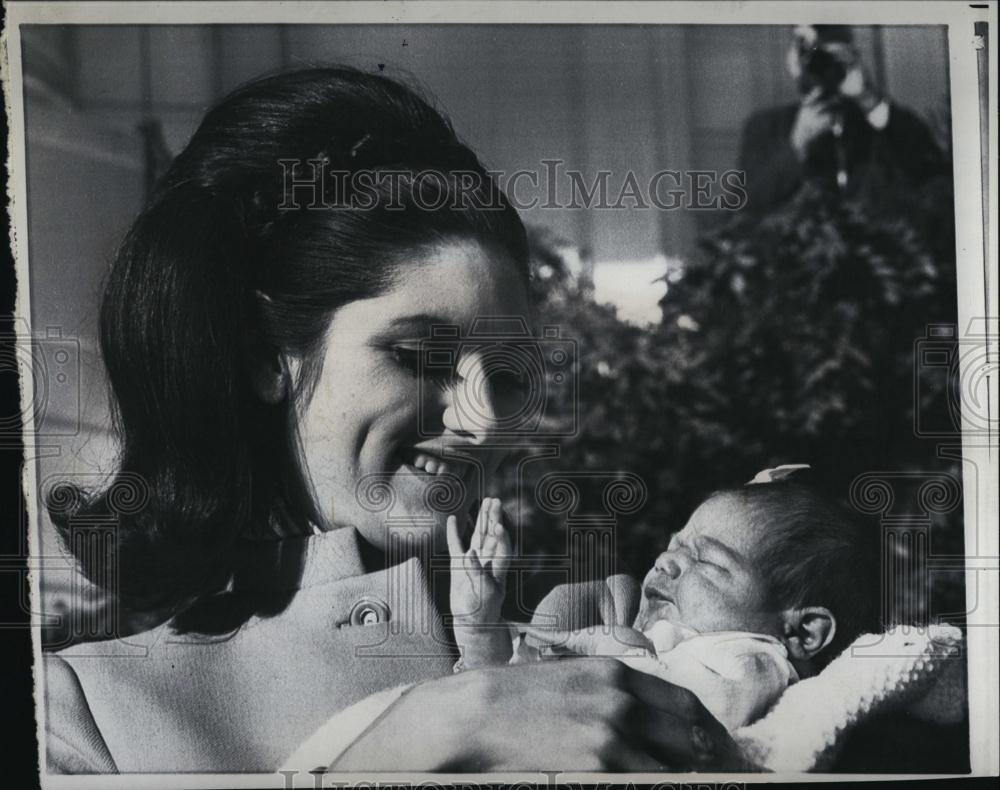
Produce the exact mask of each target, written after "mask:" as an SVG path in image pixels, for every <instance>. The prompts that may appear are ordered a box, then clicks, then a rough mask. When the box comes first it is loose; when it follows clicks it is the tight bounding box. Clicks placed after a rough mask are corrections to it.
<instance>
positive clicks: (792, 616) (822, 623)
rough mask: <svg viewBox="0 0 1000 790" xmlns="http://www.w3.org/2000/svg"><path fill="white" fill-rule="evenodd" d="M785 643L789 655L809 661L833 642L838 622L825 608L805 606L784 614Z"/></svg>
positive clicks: (789, 610)
mask: <svg viewBox="0 0 1000 790" xmlns="http://www.w3.org/2000/svg"><path fill="white" fill-rule="evenodd" d="M782 620H783V625H784V642H785V647H787V648H788V654H789V656H791V657H792V658H793V659H796V660H799V661H809V660H810V659H812V658H814V657H815V656H816V655H817V654H818V653H819V652H820V651H821V650H823V649H824V648H826V647H827V645H829V644H830V642H832V641H833V636H834V634H835V633H836V632H837V621H836V619H835V618H834V616H833V613H832V612H830V610H829V609H827V608H826V607H825V606H804V607H801V608H797V609H788V610H786V611H785V612H784V613H783V614H782Z"/></svg>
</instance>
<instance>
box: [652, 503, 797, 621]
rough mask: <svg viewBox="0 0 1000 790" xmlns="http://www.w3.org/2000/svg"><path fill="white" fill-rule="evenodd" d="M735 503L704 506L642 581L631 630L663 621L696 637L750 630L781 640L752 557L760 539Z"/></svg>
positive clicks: (740, 507)
mask: <svg viewBox="0 0 1000 790" xmlns="http://www.w3.org/2000/svg"><path fill="white" fill-rule="evenodd" d="M756 531H757V530H756V529H755V528H754V527H753V525H752V524H751V521H750V519H749V518H748V516H747V514H746V513H745V512H744V509H743V508H742V506H741V505H740V503H739V501H738V499H737V498H735V497H733V496H729V495H724V496H718V497H714V498H712V499H710V500H708V501H707V502H704V503H703V504H702V505H701V506H700V507H699V508H698V509H697V510H695V512H694V513H693V514H692V515H691V518H690V520H689V521H688V523H687V524H686V525H685V526H684V529H682V530H681V531H680V532H678V533H677V534H676V535H674V536H673V538H672V539H671V541H670V545H669V546H668V547H667V550H666V551H665V552H663V553H662V554H661V555H660V556H659V557H657V559H656V564H655V565H654V566H653V568H652V569H651V570H650V571H649V573H647V574H646V578H645V580H644V581H643V589H642V603H641V604H640V607H639V615H638V617H637V618H636V622H635V627H636V628H638V629H639V630H642V631H645V630H647V629H648V628H649V627H650V626H652V625H653V623H655V622H657V621H659V620H666V621H667V622H671V623H678V624H683V625H686V626H689V627H691V628H693V629H695V630H696V631H699V632H702V633H704V632H708V631H753V632H755V633H764V634H771V635H774V636H780V620H779V617H778V614H777V613H776V612H773V611H770V610H769V609H768V606H767V600H766V588H765V585H764V580H763V579H762V578H761V577H760V575H759V574H758V573H757V571H756V569H755V567H754V565H755V563H754V560H753V557H754V556H755V551H756V547H757V543H758V539H759V536H758V535H757V534H755V533H756Z"/></svg>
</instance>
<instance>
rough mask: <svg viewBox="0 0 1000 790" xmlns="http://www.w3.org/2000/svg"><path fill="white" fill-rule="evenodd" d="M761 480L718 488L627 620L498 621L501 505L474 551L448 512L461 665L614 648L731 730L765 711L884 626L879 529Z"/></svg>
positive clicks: (505, 545)
mask: <svg viewBox="0 0 1000 790" xmlns="http://www.w3.org/2000/svg"><path fill="white" fill-rule="evenodd" d="M768 471H769V472H770V471H772V470H768ZM762 474H765V473H762ZM758 478H760V476H758ZM758 478H755V479H754V484H752V485H751V484H748V485H746V486H742V487H738V488H732V489H727V490H724V491H720V492H717V493H715V494H713V495H711V496H710V497H709V498H708V499H707V500H705V501H704V502H703V503H702V504H701V505H700V506H699V507H698V508H697V509H696V510H695V511H694V513H693V514H692V515H691V518H690V520H689V521H688V523H687V524H686V525H685V526H684V528H683V529H682V530H681V531H680V532H678V533H676V534H675V535H674V536H673V537H672V538H671V540H670V543H669V545H668V546H667V549H666V551H664V552H663V553H662V554H660V555H659V557H657V558H656V561H655V562H654V564H653V567H652V568H651V569H650V570H649V572H648V573H647V574H646V577H645V580H644V581H643V587H642V599H641V603H640V607H639V613H638V615H637V617H636V619H635V621H634V623H633V627H632V628H629V627H622V626H619V627H604V628H594V629H588V630H586V631H577V632H567V631H564V630H558V629H556V630H546V629H544V628H543V627H540V626H538V625H535V626H520V625H518V626H515V625H512V624H509V623H503V622H501V620H500V608H501V604H502V602H503V597H504V593H505V588H506V575H507V569H508V567H509V564H510V557H511V554H512V545H511V541H510V537H509V535H508V533H507V530H506V529H505V528H504V525H503V523H502V516H501V514H502V509H501V507H500V502H499V500H496V499H488V500H485V501H484V502H483V504H482V507H481V508H480V511H479V517H478V520H477V522H476V526H475V530H474V532H473V535H472V538H471V545H470V546H469V548H468V549H466V548H464V547H463V545H462V542H461V539H460V536H459V534H458V524H457V521H456V520H455V519H454V518H451V519H449V522H448V542H449V551H450V553H451V557H452V573H451V608H452V614H453V615H454V618H455V620H454V622H455V638H456V641H457V643H458V645H459V648H460V650H461V652H462V658H461V659H460V660H459V662H458V664H457V665H456V671H460V670H462V669H471V668H475V667H481V666H487V665H492V664H497V663H507V662H510V663H519V662H523V661H536V660H544V659H546V658H549V657H555V656H565V655H613V656H616V657H618V658H620V659H621V660H622V661H625V662H626V663H628V664H629V665H631V666H633V667H635V668H636V669H641V670H643V671H646V672H649V673H651V674H655V675H657V676H659V677H662V678H663V679H665V680H668V681H670V682H671V683H674V684H676V685H680V686H684V687H685V688H688V689H690V690H691V691H693V692H694V693H695V694H696V695H697V696H698V698H699V699H700V700H701V702H702V704H704V705H705V707H706V708H708V710H709V711H711V712H712V714H713V715H714V716H715V717H716V718H717V719H719V721H721V722H722V723H723V724H724V725H726V727H728V728H729V729H730V730H733V729H737V728H739V727H742V726H744V725H746V724H749V723H751V722H753V721H755V720H756V719H758V718H760V717H761V716H763V715H764V714H765V713H766V712H767V711H768V709H769V708H770V707H771V705H773V703H774V702H775V701H776V700H777V699H778V697H779V696H781V693H782V692H783V691H784V690H785V688H787V687H788V685H790V684H792V683H794V682H796V681H797V680H798V679H799V678H800V677H804V676H808V675H811V674H814V673H815V672H816V671H818V670H819V669H820V668H821V667H822V666H824V665H825V664H826V663H827V662H828V661H829V660H830V659H832V658H833V657H834V656H835V655H836V654H837V653H839V652H840V651H841V650H842V649H843V648H844V647H845V646H846V645H848V644H850V643H851V641H853V639H854V638H855V637H856V636H858V635H859V634H861V633H863V632H865V631H870V630H878V627H877V624H878V609H877V607H878V600H879V596H878V594H877V589H878V587H877V583H878V578H879V576H878V567H879V566H878V558H879V551H878V544H877V542H875V539H876V538H877V535H876V534H875V533H873V532H872V531H871V530H868V529H866V528H865V526H864V525H863V524H862V523H860V522H859V521H858V520H857V519H856V518H854V517H853V515H852V513H851V512H850V511H849V510H847V508H846V507H843V506H841V505H838V504H837V503H835V502H833V501H831V500H829V499H828V498H827V497H826V496H825V495H823V494H822V493H821V492H820V491H819V489H817V488H814V487H812V486H810V485H807V484H804V483H801V482H795V481H793V480H790V479H789V480H776V481H774V482H765V483H763V484H758ZM765 479H767V480H770V479H771V478H770V477H768V476H767V475H766V474H765Z"/></svg>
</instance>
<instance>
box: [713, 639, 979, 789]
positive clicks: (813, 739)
mask: <svg viewBox="0 0 1000 790" xmlns="http://www.w3.org/2000/svg"><path fill="white" fill-rule="evenodd" d="M963 647H964V641H963V636H962V632H961V631H960V630H959V629H958V628H956V627H954V626H951V625H932V626H929V627H927V628H924V629H917V628H914V627H909V628H905V629H904V628H902V627H898V628H896V629H894V630H892V631H888V632H886V633H883V634H867V635H864V636H861V637H859V638H858V639H857V640H855V642H854V643H853V644H852V645H851V646H850V647H849V648H847V649H846V650H845V651H844V652H843V653H842V654H841V655H840V656H838V657H837V658H835V659H834V660H833V661H831V662H830V663H829V664H828V665H827V666H826V667H825V668H824V669H823V671H822V672H820V673H819V674H818V675H816V676H815V677H811V678H807V679H806V680H801V681H799V682H798V683H795V684H794V685H792V686H790V687H789V688H788V689H787V690H786V691H785V692H784V694H782V696H781V698H780V699H779V700H778V702H777V703H776V704H775V706H774V707H773V708H772V709H771V711H770V712H769V713H768V714H767V715H766V716H764V717H763V718H762V719H759V720H758V721H756V722H754V723H753V724H751V725H749V726H747V727H742V728H740V729H738V730H736V732H734V733H733V735H734V738H735V739H736V741H737V743H738V744H739V745H740V748H741V749H742V750H743V753H744V755H745V756H746V757H747V759H749V760H750V761H751V762H753V763H754V764H756V765H758V766H760V767H761V768H765V769H767V770H771V771H782V772H805V771H829V770H831V767H832V766H833V763H834V761H835V760H836V758H837V755H838V753H839V750H840V748H841V747H842V746H843V743H844V741H845V738H846V735H847V734H848V733H849V732H850V730H851V729H852V728H853V727H855V726H857V725H859V724H860V723H862V722H864V721H865V720H866V719H867V718H868V717H871V716H873V715H876V714H881V713H885V712H889V711H892V710H905V711H907V712H908V713H909V714H910V715H912V716H915V717H917V718H920V719H923V720H926V721H928V722H932V723H937V724H954V723H957V722H960V721H962V720H963V718H964V716H965V715H966V711H967V710H968V701H967V691H966V689H967V685H966V662H965V660H964V658H965V657H964V650H963Z"/></svg>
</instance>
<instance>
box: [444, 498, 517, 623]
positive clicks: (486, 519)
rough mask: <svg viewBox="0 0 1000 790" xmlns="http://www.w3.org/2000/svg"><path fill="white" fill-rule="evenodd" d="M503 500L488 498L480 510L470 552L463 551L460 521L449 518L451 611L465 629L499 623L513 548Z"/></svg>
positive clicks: (452, 517) (456, 620)
mask: <svg viewBox="0 0 1000 790" xmlns="http://www.w3.org/2000/svg"><path fill="white" fill-rule="evenodd" d="M502 515H503V510H502V508H501V506H500V500H499V499H496V498H490V497H487V498H485V499H483V503H482V505H481V506H480V508H479V516H478V518H477V519H476V529H475V531H474V532H473V533H472V540H471V541H470V546H469V550H468V551H465V550H463V548H462V540H461V538H460V537H459V534H458V520H457V519H456V518H455V517H454V516H449V517H448V552H449V553H450V554H451V612H452V615H454V617H455V624H456V625H459V626H462V625H465V626H468V625H480V624H485V623H498V622H500V608H501V605H502V604H503V599H504V594H505V593H506V591H507V569H508V568H509V567H510V556H511V553H512V547H511V542H510V536H509V535H508V534H507V530H505V529H504V527H503V523H502V521H501V518H502Z"/></svg>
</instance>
